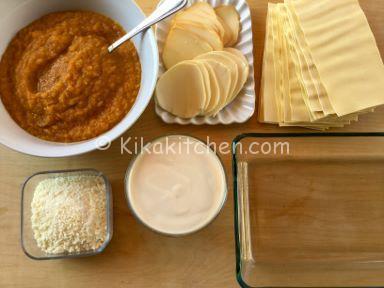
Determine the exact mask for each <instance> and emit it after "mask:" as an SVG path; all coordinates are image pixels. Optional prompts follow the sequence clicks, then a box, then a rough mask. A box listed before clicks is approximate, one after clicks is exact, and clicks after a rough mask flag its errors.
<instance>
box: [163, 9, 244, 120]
mask: <svg viewBox="0 0 384 288" xmlns="http://www.w3.org/2000/svg"><path fill="white" fill-rule="evenodd" d="M239 34H240V17H239V14H238V12H237V10H236V8H235V7H233V6H219V7H217V8H216V9H213V8H212V7H211V6H210V5H209V4H208V3H206V2H197V3H195V4H194V5H192V6H191V7H190V8H188V9H186V10H184V11H183V12H181V13H179V14H177V15H176V16H175V17H174V19H173V20H172V23H171V28H170V32H169V34H168V37H167V39H166V42H165V45H164V49H163V55H162V56H163V62H164V65H165V67H166V68H167V69H168V71H166V72H165V73H164V74H163V75H162V76H161V77H160V79H159V81H158V84H157V88H156V100H157V103H158V105H159V106H160V107H161V108H163V109H164V110H166V111H168V112H170V113H172V114H173V115H175V116H178V117H181V118H193V117H196V116H216V115H217V114H218V113H219V112H220V111H221V110H222V109H223V108H225V107H226V106H227V105H228V104H229V103H231V102H232V101H233V100H234V99H235V98H236V96H237V95H238V94H239V93H240V91H241V90H242V88H243V87H244V84H245V83H246V81H247V79H248V75H249V64H248V61H247V59H246V58H245V56H244V55H243V54H242V52H241V51H239V50H237V49H235V48H230V47H229V46H232V45H235V44H236V43H237V41H238V39H239ZM224 47H227V48H224Z"/></svg>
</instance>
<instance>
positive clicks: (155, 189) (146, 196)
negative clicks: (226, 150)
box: [127, 136, 227, 235]
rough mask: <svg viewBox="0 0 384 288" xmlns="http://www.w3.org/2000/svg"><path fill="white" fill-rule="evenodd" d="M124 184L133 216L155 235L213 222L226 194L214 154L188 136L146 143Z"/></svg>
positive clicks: (222, 175) (186, 229)
mask: <svg viewBox="0 0 384 288" xmlns="http://www.w3.org/2000/svg"><path fill="white" fill-rule="evenodd" d="M167 147H168V150H167ZM127 180H128V181H127V185H128V187H127V193H128V200H129V202H130V205H131V208H132V209H133V211H134V212H135V214H136V215H137V217H138V218H139V219H140V220H141V221H142V222H143V223H144V224H146V225H147V226H149V227H151V228H152V229H154V230H156V231H158V232H162V233H166V234H175V235H180V234H187V233H191V232H194V231H196V230H199V229H200V228H202V227H204V226H206V225H207V224H208V223H209V222H210V221H212V219H213V218H214V217H215V216H216V215H217V214H218V212H219V210H220V209H221V207H222V204H223V202H224V201H225V197H226V191H227V190H226V189H227V188H226V178H225V172H224V169H223V166H222V164H221V162H220V160H219V158H218V157H217V155H216V154H215V153H214V152H213V151H211V150H210V149H209V148H208V147H207V146H206V145H205V144H203V143H202V142H200V141H198V140H196V139H194V138H191V137H187V136H168V137H165V138H161V139H159V140H156V141H155V142H153V143H151V144H149V145H148V146H147V147H146V148H145V149H144V151H143V153H142V154H140V155H139V156H138V157H137V159H136V161H135V162H134V164H133V166H132V168H131V170H130V174H129V175H128V179H127Z"/></svg>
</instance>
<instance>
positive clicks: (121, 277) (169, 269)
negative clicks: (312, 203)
mask: <svg viewBox="0 0 384 288" xmlns="http://www.w3.org/2000/svg"><path fill="white" fill-rule="evenodd" d="M1 1H5V2H6V1H8V0H1ZM248 2H249V4H250V6H251V9H252V18H253V31H254V35H255V36H254V46H255V49H254V54H255V67H256V71H255V76H256V82H257V84H256V86H257V87H256V90H257V91H258V89H259V79H260V71H261V61H262V53H263V46H264V43H263V42H264V32H265V16H266V7H267V0H251V1H248ZM275 2H277V1H275ZM360 2H361V4H362V6H363V8H364V10H365V12H366V14H367V16H368V19H369V21H370V24H371V26H372V29H373V31H374V33H375V35H376V37H377V41H378V45H379V47H380V51H381V53H382V55H383V54H384V17H383V15H384V1H382V0H361V1H360ZM138 3H139V5H140V6H141V7H142V8H143V10H144V11H145V12H146V13H150V12H151V11H152V9H153V8H154V7H155V5H156V3H157V1H155V0H139V1H138ZM3 4H4V3H0V5H1V7H4V5H3ZM3 13H4V12H3ZM0 29H1V28H0ZM383 115H384V109H383V108H381V109H378V110H377V112H376V113H374V114H370V115H365V116H362V117H361V121H360V122H359V123H357V124H354V125H352V126H350V127H348V128H346V129H343V131H384V121H383V120H384V117H383ZM287 131H304V130H299V129H297V130H292V129H280V128H276V127H275V126H270V125H260V124H259V123H258V122H257V119H256V117H253V118H252V119H251V120H250V121H249V122H247V123H246V124H242V125H231V126H214V127H210V126H178V125H167V124H164V123H162V122H161V120H160V119H159V118H158V117H157V116H156V115H155V112H154V103H153V102H152V103H151V104H150V105H149V107H148V108H147V110H146V111H145V113H144V115H143V116H142V117H141V118H140V120H139V121H138V122H137V123H136V124H135V125H134V127H133V128H132V129H130V130H129V131H128V132H127V133H125V135H124V137H125V139H126V138H127V137H135V136H137V137H141V136H142V137H144V139H145V140H150V139H153V138H155V137H158V136H161V135H164V134H169V133H181V134H189V135H193V136H196V137H199V138H202V139H206V137H207V136H209V137H210V140H211V141H216V142H218V143H220V142H224V141H227V142H230V141H231V140H232V139H233V138H234V137H235V136H236V135H238V134H240V133H243V132H287ZM334 131H338V130H334ZM128 146H130V147H132V144H131V145H128ZM131 158H132V156H131V155H128V154H124V155H121V154H120V141H119V140H117V141H115V142H114V143H113V145H112V147H111V148H110V149H109V150H108V151H104V152H102V151H98V152H93V153H90V154H87V155H83V156H80V157H74V158H68V159H40V158H34V157H30V156H25V155H22V154H19V153H16V152H13V151H11V150H9V149H7V148H5V147H0V184H1V192H0V287H7V288H8V287H28V288H41V287H57V288H64V287H73V288H75V287H76V288H80V287H87V288H88V287H95V288H97V287H109V288H115V287H116V288H117V287H135V288H150V287H159V288H162V287H164V288H173V287H177V288H179V287H185V288H187V287H197V288H200V287H202V288H205V287H207V288H215V287H237V283H236V278H235V251H234V237H233V235H234V232H233V194H232V183H231V182H232V177H231V173H232V171H231V168H230V167H231V166H230V165H231V162H230V161H231V159H230V155H222V158H223V161H224V164H225V167H226V172H227V173H228V175H229V177H228V179H229V181H230V183H229V186H230V187H229V188H230V189H229V191H230V193H229V197H228V201H227V203H226V205H225V207H224V210H223V212H222V213H221V215H220V216H219V217H218V219H217V220H216V221H215V222H214V223H213V224H212V225H210V226H209V227H208V228H207V229H205V230H203V231H201V232H200V233H198V234H196V235H193V236H189V237H185V238H167V237H164V236H160V235H157V234H155V233H153V232H151V231H149V230H147V229H146V228H144V227H142V226H141V225H140V224H139V223H137V222H136V221H135V220H134V218H133V217H132V215H131V214H130V212H129V210H128V208H127V205H126V202H125V198H124V185H123V181H124V180H123V179H124V174H125V170H126V168H127V166H128V164H129V162H130V160H131ZM88 167H91V168H96V169H99V170H101V171H103V172H105V173H106V175H107V176H108V177H109V178H110V180H111V182H112V187H113V194H114V210H115V211H114V219H115V227H114V237H113V240H112V242H111V244H110V246H109V247H108V248H107V250H106V251H105V253H104V254H102V255H99V256H96V257H92V258H85V259H77V260H65V261H64V260H62V261H49V262H37V261H33V260H30V259H28V258H27V257H26V256H25V255H24V254H23V252H22V250H21V248H20V243H19V238H20V233H19V226H20V223H19V216H20V209H19V203H20V191H19V190H20V185H21V183H22V182H23V180H24V179H25V178H26V177H27V176H29V175H31V174H33V173H35V172H37V171H43V170H52V169H69V168H88ZM383 274H384V273H383ZM383 280H384V276H383Z"/></svg>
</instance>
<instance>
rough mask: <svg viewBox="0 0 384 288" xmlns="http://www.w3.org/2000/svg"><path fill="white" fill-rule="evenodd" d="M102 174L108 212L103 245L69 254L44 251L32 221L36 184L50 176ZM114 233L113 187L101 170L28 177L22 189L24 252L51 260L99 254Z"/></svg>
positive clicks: (41, 258)
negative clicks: (37, 239)
mask: <svg viewBox="0 0 384 288" xmlns="http://www.w3.org/2000/svg"><path fill="white" fill-rule="evenodd" d="M83 175H90V176H101V177H102V178H103V179H104V183H105V188H106V189H105V191H106V195H105V197H106V205H107V207H106V214H107V215H105V217H107V236H106V240H105V241H104V243H103V245H102V246H100V248H98V249H97V250H95V251H93V250H92V251H85V252H82V253H68V254H47V253H44V252H43V251H42V250H41V249H40V248H39V247H38V246H37V243H36V240H35V238H34V235H33V230H32V223H31V214H32V210H31V203H32V200H33V195H34V191H35V188H36V186H37V185H38V184H39V183H40V182H41V181H43V180H45V179H48V178H57V177H63V176H83ZM112 234H113V200H112V189H111V184H110V182H109V180H108V178H107V177H106V176H105V175H104V174H103V173H101V172H99V171H97V170H94V169H79V170H66V171H63V170H62V171H48V172H39V173H36V174H33V175H32V176H31V177H29V178H27V180H26V181H25V182H24V184H23V186H22V189H21V246H22V249H23V251H24V253H25V254H26V255H27V256H28V257H30V258H32V259H34V260H51V259H64V258H77V257H84V256H93V255H97V254H99V253H101V252H103V251H104V249H105V248H106V247H107V246H108V244H109V242H110V241H111V239H112Z"/></svg>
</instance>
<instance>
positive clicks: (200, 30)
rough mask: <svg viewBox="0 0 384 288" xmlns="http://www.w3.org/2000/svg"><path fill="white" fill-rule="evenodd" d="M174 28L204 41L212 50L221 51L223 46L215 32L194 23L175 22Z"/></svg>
mask: <svg viewBox="0 0 384 288" xmlns="http://www.w3.org/2000/svg"><path fill="white" fill-rule="evenodd" d="M174 27H178V28H180V29H182V30H185V31H189V32H191V33H193V34H194V35H195V36H197V37H200V38H201V39H202V40H204V41H206V42H207V43H208V44H209V45H210V46H211V47H212V48H213V49H214V50H223V48H224V44H223V41H222V40H221V38H220V36H219V34H218V33H217V32H216V30H213V29H212V28H205V27H202V26H198V25H196V24H195V23H186V22H180V23H179V22H177V23H176V24H175V26H174Z"/></svg>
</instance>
